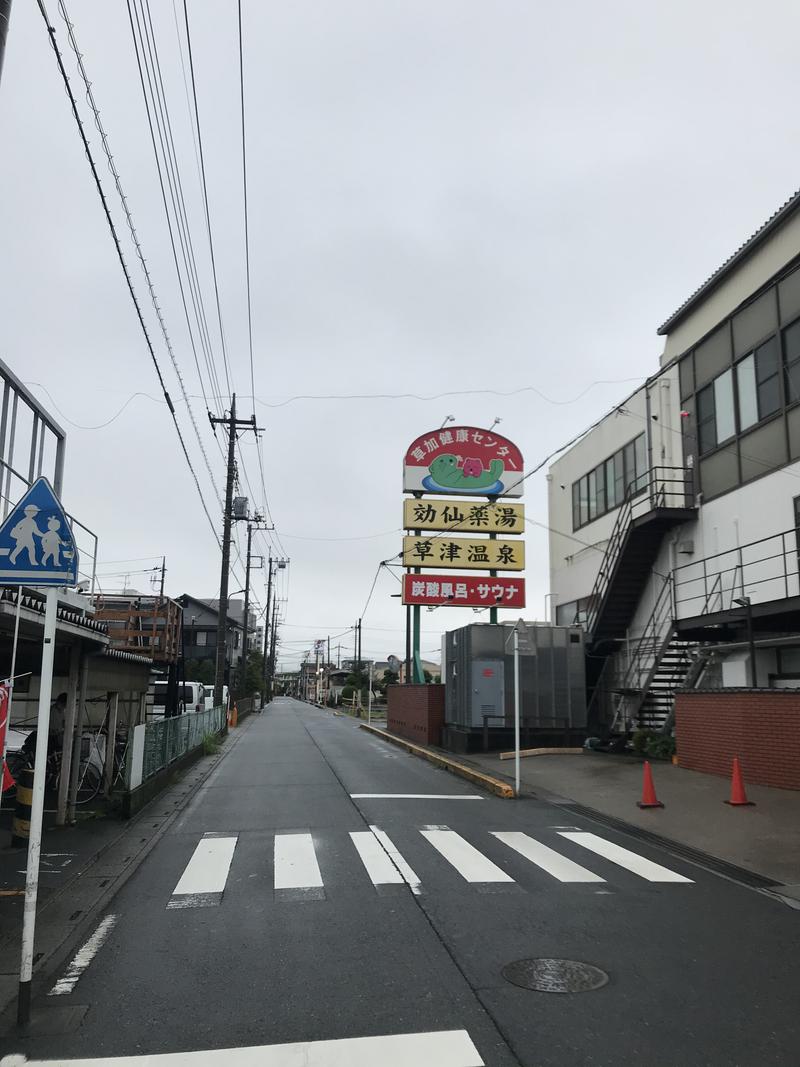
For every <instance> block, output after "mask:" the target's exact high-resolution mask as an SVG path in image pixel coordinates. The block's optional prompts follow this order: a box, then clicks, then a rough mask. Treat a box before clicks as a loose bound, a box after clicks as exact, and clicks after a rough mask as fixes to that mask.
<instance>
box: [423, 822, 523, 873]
mask: <svg viewBox="0 0 800 1067" xmlns="http://www.w3.org/2000/svg"><path fill="white" fill-rule="evenodd" d="M420 833H421V834H422V836H423V837H424V838H425V839H426V840H428V841H430V843H431V844H432V845H433V847H434V848H435V849H436V850H437V851H438V852H441V854H442V855H443V856H444V858H445V859H446V860H447V862H448V863H450V864H452V865H453V867H455V869H456V870H457V871H458V873H459V874H460V875H461V877H462V878H464V879H466V881H468V882H513V881H514V879H513V878H512V877H511V876H510V875H508V874H506V872H505V871H501V870H500V868H499V867H498V866H497V865H496V864H494V863H492V861H491V860H490V859H487V857H486V856H484V854H483V853H482V852H479V851H478V850H477V848H474V847H473V846H472V845H471V844H470V843H469V841H465V840H464V838H463V837H462V836H461V835H460V834H457V833H456V832H455V830H420Z"/></svg>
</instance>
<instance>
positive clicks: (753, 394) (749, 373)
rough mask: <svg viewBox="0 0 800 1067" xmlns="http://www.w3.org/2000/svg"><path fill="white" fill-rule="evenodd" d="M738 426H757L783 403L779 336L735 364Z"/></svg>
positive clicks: (743, 428)
mask: <svg viewBox="0 0 800 1067" xmlns="http://www.w3.org/2000/svg"><path fill="white" fill-rule="evenodd" d="M736 385H737V387H738V390H739V430H740V431H741V430H746V429H748V427H750V426H754V425H755V424H756V423H757V422H760V421H761V420H762V419H766V418H767V417H768V416H769V415H774V414H775V412H776V411H778V409H779V408H780V406H781V386H780V366H779V360H778V340H777V338H776V337H771V338H770V339H769V341H767V342H766V343H765V344H763V345H760V346H759V347H758V348H757V349H756V350H755V352H751V353H750V355H749V356H745V358H744V359H743V360H742V361H741V362H740V363H737V365H736Z"/></svg>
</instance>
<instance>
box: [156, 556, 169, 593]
mask: <svg viewBox="0 0 800 1067" xmlns="http://www.w3.org/2000/svg"><path fill="white" fill-rule="evenodd" d="M166 573H167V557H166V556H162V557H161V589H160V590H159V593H158V599H159V600H163V599H164V575H165V574H166Z"/></svg>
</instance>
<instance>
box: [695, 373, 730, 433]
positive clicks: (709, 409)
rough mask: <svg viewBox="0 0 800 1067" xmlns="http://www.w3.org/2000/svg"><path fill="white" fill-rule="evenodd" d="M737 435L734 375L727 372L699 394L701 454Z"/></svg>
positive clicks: (698, 427) (698, 420)
mask: <svg viewBox="0 0 800 1067" xmlns="http://www.w3.org/2000/svg"><path fill="white" fill-rule="evenodd" d="M735 433H736V422H735V419H734V411H733V374H732V372H731V371H729V370H726V371H725V373H724V374H720V375H719V377H718V378H715V379H714V381H713V382H712V383H711V384H710V385H707V386H706V387H705V389H701V390H700V392H699V393H698V394H697V436H698V440H699V445H700V452H701V454H702V453H705V452H710V451H711V450H712V449H713V448H716V447H717V445H721V444H722V442H723V441H727V440H728V438H729V437H733V436H734V435H735Z"/></svg>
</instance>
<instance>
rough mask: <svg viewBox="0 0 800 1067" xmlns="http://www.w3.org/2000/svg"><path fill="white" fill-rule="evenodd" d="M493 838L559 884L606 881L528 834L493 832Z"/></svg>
mask: <svg viewBox="0 0 800 1067" xmlns="http://www.w3.org/2000/svg"><path fill="white" fill-rule="evenodd" d="M492 837H496V838H497V840H498V841H502V842H503V844H504V845H508V847H509V848H513V849H514V851H515V852H519V854H520V856H524V857H525V859H526V860H530V861H531V863H535V864H536V866H537V867H541V869H542V870H543V871H546V872H547V873H548V874H552V876H553V877H554V878H557V879H558V880H559V882H604V881H605V878H601V877H600V875H599V874H593V873H592V871H588V870H587V869H586V868H585V867H581V865H580V864H579V863H574V862H573V861H572V860H570V859H567V857H566V856H562V855H561V853H560V852H556V851H555V850H554V849H552V848H548V846H547V845H543V844H542V843H541V841H535V840H534V839H533V838H532V837H528V835H527V834H523V833H518V832H517V831H511V832H509V833H496V832H495V831H492Z"/></svg>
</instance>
